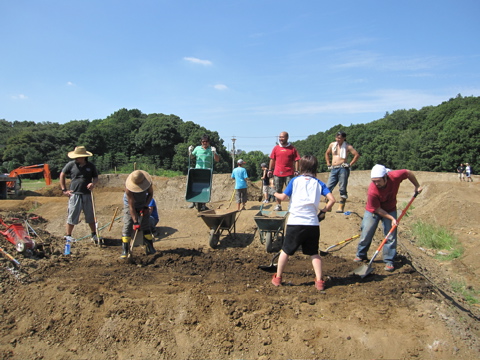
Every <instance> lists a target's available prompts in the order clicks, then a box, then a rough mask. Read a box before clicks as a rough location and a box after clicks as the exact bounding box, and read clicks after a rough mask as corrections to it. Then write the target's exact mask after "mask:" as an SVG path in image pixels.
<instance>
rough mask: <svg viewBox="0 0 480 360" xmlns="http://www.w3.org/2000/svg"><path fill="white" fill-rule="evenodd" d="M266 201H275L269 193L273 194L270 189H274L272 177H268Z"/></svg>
mask: <svg viewBox="0 0 480 360" xmlns="http://www.w3.org/2000/svg"><path fill="white" fill-rule="evenodd" d="M268 189H269V191H268V194H269V195H268V202H273V201H275V200H276V199H275V196H273V195H270V194H273V192H272V189H273V190H275V182H274V181H273V178H270V179H268Z"/></svg>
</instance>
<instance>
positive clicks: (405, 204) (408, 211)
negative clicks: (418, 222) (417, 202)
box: [400, 201, 415, 217]
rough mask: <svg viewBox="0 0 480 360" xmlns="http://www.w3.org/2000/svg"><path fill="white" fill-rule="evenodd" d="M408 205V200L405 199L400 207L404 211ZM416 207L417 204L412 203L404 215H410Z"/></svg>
mask: <svg viewBox="0 0 480 360" xmlns="http://www.w3.org/2000/svg"><path fill="white" fill-rule="evenodd" d="M407 205H408V201H404V202H403V203H402V206H401V207H400V209H401V210H402V211H403V209H405V208H406V207H407ZM414 209H415V206H413V204H412V205H410V207H409V208H408V210H407V212H406V213H405V215H404V216H405V217H409V216H410V214H411V213H412V210H414Z"/></svg>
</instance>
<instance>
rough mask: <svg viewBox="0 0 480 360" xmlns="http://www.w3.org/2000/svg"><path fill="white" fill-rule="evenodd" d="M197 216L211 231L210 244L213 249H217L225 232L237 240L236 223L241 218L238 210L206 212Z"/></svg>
mask: <svg viewBox="0 0 480 360" xmlns="http://www.w3.org/2000/svg"><path fill="white" fill-rule="evenodd" d="M237 214H238V215H237ZM197 216H200V217H201V218H202V219H203V221H204V222H205V224H206V225H207V226H208V228H209V229H210V238H209V240H208V243H209V245H210V247H211V248H212V249H215V248H217V246H218V243H219V242H220V236H221V235H222V233H223V232H224V231H227V232H228V235H230V236H231V237H232V238H234V239H235V223H236V221H237V219H238V217H239V216H240V212H239V211H238V210H233V211H227V212H225V211H223V212H220V211H219V212H216V211H215V210H205V211H202V212H200V213H199V214H198V215H197ZM232 230H233V232H232Z"/></svg>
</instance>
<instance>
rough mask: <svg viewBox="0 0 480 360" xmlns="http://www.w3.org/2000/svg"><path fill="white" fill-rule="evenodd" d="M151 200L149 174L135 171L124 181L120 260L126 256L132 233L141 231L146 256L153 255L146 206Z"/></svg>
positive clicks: (151, 185) (148, 213) (148, 210)
mask: <svg viewBox="0 0 480 360" xmlns="http://www.w3.org/2000/svg"><path fill="white" fill-rule="evenodd" d="M152 198H153V183H152V177H151V176H150V174H149V173H147V172H146V171H143V170H135V171H134V172H132V173H131V174H130V175H128V177H127V180H126V181H125V193H124V195H123V230H122V254H121V255H120V257H121V258H126V257H127V256H128V251H129V244H130V241H131V240H132V233H133V232H135V233H136V232H137V231H140V230H141V231H143V232H144V235H143V243H144V244H145V252H146V254H147V255H149V254H155V252H156V251H155V248H154V247H153V235H152V233H151V231H150V230H151V228H150V209H149V207H148V205H149V204H150V202H151V200H152Z"/></svg>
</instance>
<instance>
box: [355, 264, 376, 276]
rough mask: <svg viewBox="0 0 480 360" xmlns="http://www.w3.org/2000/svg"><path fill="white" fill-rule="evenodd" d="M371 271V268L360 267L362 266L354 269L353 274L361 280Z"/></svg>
mask: <svg viewBox="0 0 480 360" xmlns="http://www.w3.org/2000/svg"><path fill="white" fill-rule="evenodd" d="M372 271H373V268H372V267H371V266H370V265H362V266H360V267H358V268H356V269H355V270H354V271H353V274H354V275H358V276H360V277H361V278H362V279H363V278H364V277H365V276H367V275H368V274H370V273H371V272H372Z"/></svg>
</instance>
